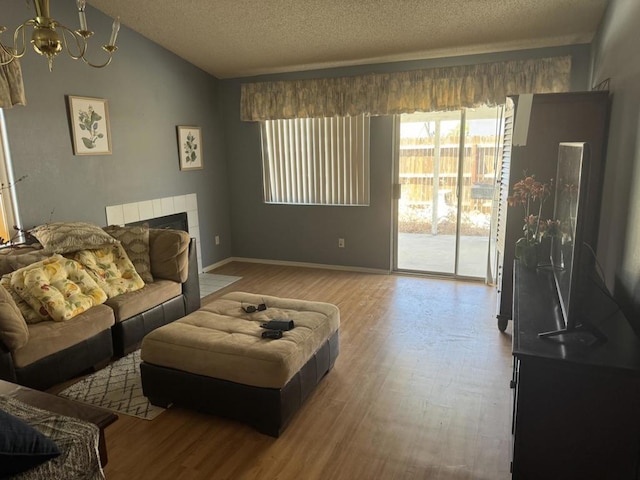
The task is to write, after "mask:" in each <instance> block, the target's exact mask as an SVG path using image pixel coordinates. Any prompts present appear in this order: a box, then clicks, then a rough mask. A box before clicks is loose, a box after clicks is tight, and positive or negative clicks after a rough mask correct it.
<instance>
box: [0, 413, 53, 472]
mask: <svg viewBox="0 0 640 480" xmlns="http://www.w3.org/2000/svg"><path fill="white" fill-rule="evenodd" d="M58 455H60V450H58V447H57V445H56V444H55V443H54V442H53V441H51V440H50V439H48V438H47V437H46V436H45V435H43V434H42V433H40V432H39V431H38V430H36V429H35V428H33V427H32V426H31V425H29V424H28V423H27V422H25V421H24V420H22V419H20V418H18V417H14V416H13V415H10V414H8V413H6V412H4V411H2V410H0V478H7V477H10V476H12V475H17V474H18V473H22V472H25V471H27V470H29V469H31V468H33V467H35V466H37V465H40V464H41V463H44V462H46V461H47V460H50V459H52V458H55V457H57V456H58Z"/></svg>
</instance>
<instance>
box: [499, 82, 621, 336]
mask: <svg viewBox="0 0 640 480" xmlns="http://www.w3.org/2000/svg"><path fill="white" fill-rule="evenodd" d="M519 98H520V97H518V96H514V97H509V99H510V101H511V102H513V105H514V109H515V111H514V113H513V116H514V118H515V122H514V121H507V122H505V127H504V128H505V134H504V149H503V150H504V154H503V157H502V158H501V162H502V164H501V166H500V185H499V187H500V199H499V207H498V212H499V213H498V217H499V218H498V234H497V235H498V238H497V246H498V247H497V248H498V308H497V310H498V311H497V317H498V320H499V322H498V325H499V326H500V329H501V330H504V328H505V327H506V324H507V323H506V322H507V320H508V319H510V318H512V317H511V306H512V291H513V260H514V255H515V243H516V241H517V240H518V238H520V237H521V236H522V226H523V217H524V215H523V213H522V211H521V210H520V209H518V208H515V207H514V208H508V207H507V198H506V197H507V195H508V194H509V192H511V188H512V187H513V185H514V184H515V183H516V182H518V181H519V180H520V179H522V176H523V172H525V171H526V172H527V173H528V174H535V175H536V178H537V179H538V180H540V181H542V182H546V181H548V180H550V179H552V178H555V176H556V169H557V159H558V146H559V144H560V142H587V143H588V144H589V147H590V155H591V158H590V160H591V161H590V172H589V179H590V181H589V198H588V200H587V206H586V211H588V212H590V213H589V215H588V216H587V217H586V218H587V224H586V225H585V234H584V238H585V241H586V242H587V243H589V244H590V245H591V247H592V248H593V249H594V250H595V249H596V243H597V239H598V219H599V216H600V203H601V191H602V182H603V175H604V159H605V150H606V135H607V124H608V115H609V104H610V100H609V93H608V92H604V91H598V92H574V93H551V94H539V95H533V100H532V106H531V114H530V116H529V128H528V132H527V141H526V145H512V144H511V142H512V130H513V129H514V128H515V129H518V128H519V126H518V124H517V123H518V122H520V118H519V117H518V102H519ZM509 118H510V117H509ZM514 125H515V126H514ZM507 130H508V131H507ZM552 216H553V198H551V199H550V200H549V201H548V202H547V203H546V204H545V211H544V212H543V218H552Z"/></svg>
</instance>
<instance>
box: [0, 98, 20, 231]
mask: <svg viewBox="0 0 640 480" xmlns="http://www.w3.org/2000/svg"><path fill="white" fill-rule="evenodd" d="M0 184H2V186H1V190H0V237H2V238H3V240H4V242H3V243H6V242H7V241H8V240H10V239H13V240H14V241H19V240H22V238H21V237H19V238H13V237H16V231H15V230H14V229H13V226H14V225H19V224H20V217H19V215H18V203H17V200H16V193H15V187H14V185H15V181H14V179H13V172H12V168H11V157H10V155H9V143H8V141H7V130H6V127H5V122H4V111H3V110H2V109H1V108H0Z"/></svg>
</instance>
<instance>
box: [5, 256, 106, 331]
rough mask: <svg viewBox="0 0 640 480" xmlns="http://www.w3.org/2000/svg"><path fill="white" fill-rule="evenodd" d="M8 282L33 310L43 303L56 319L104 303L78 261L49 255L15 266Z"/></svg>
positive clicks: (95, 284) (76, 313)
mask: <svg viewBox="0 0 640 480" xmlns="http://www.w3.org/2000/svg"><path fill="white" fill-rule="evenodd" d="M11 286H12V287H13V289H14V290H15V291H16V292H17V293H18V295H20V296H21V297H22V298H23V299H24V300H26V301H27V302H28V303H29V304H30V305H31V306H32V307H33V308H34V310H38V309H39V308H40V307H43V308H44V309H45V310H46V311H47V312H48V313H49V316H51V318H52V319H53V320H55V321H57V322H61V321H64V320H69V319H70V318H73V317H75V316H76V315H79V314H81V313H82V312H84V311H86V310H89V309H90V308H91V307H93V306H94V305H99V304H101V303H104V301H105V300H106V299H107V296H106V294H105V292H104V291H103V290H102V289H101V288H100V287H99V286H98V284H97V283H96V282H95V281H94V280H93V279H92V278H91V277H90V276H89V274H88V273H87V271H86V270H85V269H84V268H83V267H82V265H80V264H79V263H78V262H76V261H74V260H71V259H68V258H64V257H63V256H61V255H53V256H52V257H51V258H48V259H46V260H43V261H41V262H36V263H34V264H32V265H29V266H28V267H25V268H22V269H20V270H16V271H15V272H14V273H13V274H12V275H11Z"/></svg>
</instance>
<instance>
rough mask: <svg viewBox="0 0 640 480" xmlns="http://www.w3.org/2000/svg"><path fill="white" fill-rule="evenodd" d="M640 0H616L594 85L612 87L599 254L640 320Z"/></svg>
mask: <svg viewBox="0 0 640 480" xmlns="http://www.w3.org/2000/svg"><path fill="white" fill-rule="evenodd" d="M639 24H640V2H637V1H635V0H612V1H611V3H610V4H609V7H608V9H607V13H606V15H605V18H604V20H603V22H602V24H601V26H600V30H599V33H598V36H597V38H596V39H595V41H594V44H593V80H592V83H593V85H597V84H599V83H600V82H602V81H603V80H606V79H610V83H609V89H610V91H611V93H612V100H613V104H612V107H611V121H610V127H609V145H608V152H607V166H606V171H605V182H604V190H603V201H602V213H601V217H600V237H599V239H598V257H599V259H600V262H601V263H602V265H603V268H604V271H605V276H606V280H607V284H608V285H609V287H613V288H614V293H615V296H616V297H617V298H618V299H619V300H620V301H621V302H622V303H623V305H624V306H625V308H626V309H627V311H628V314H629V316H630V317H631V318H632V320H634V321H635V322H636V323H638V325H639V326H640V221H639V220H640V139H639V136H638V133H639V124H638V120H639V119H640V50H639V49H638V46H639V45H640V29H638V25H639Z"/></svg>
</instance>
